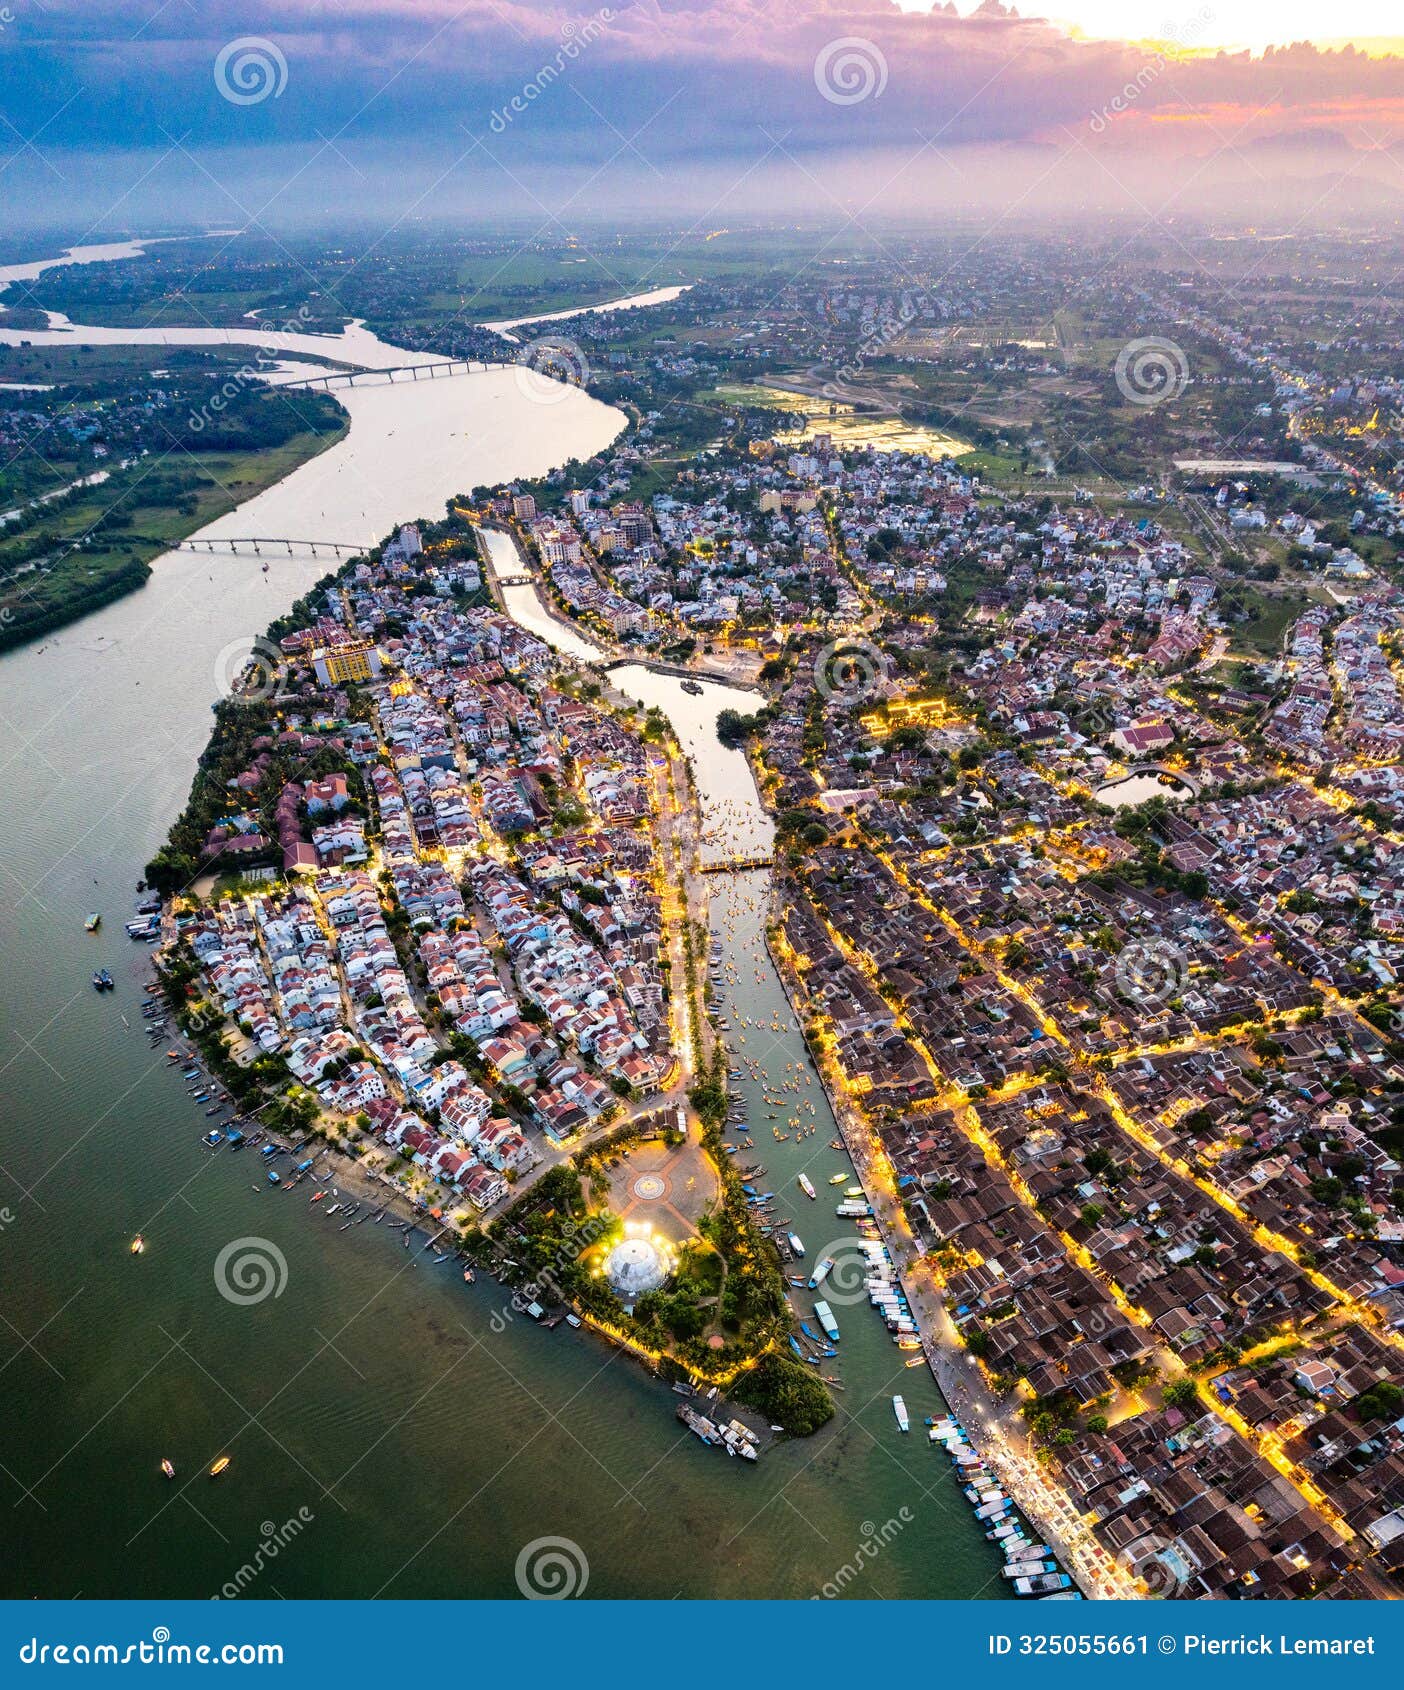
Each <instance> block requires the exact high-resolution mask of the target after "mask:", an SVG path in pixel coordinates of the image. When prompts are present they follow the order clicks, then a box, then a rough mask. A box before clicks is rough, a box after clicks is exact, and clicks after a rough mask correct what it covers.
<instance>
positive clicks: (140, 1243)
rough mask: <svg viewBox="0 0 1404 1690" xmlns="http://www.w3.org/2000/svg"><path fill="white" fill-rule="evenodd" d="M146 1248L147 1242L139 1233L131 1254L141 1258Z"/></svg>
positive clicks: (134, 1240) (132, 1245) (133, 1243)
mask: <svg viewBox="0 0 1404 1690" xmlns="http://www.w3.org/2000/svg"><path fill="white" fill-rule="evenodd" d="M145 1248H146V1240H145V1239H144V1238H143V1237H142V1236H141V1234H140V1233H138V1234H137V1235H136V1237H135V1238H134V1239H133V1240H132V1242H131V1247H130V1251H129V1253H130V1254H131V1255H133V1256H139V1255H140V1254H141V1253H142V1251H143V1250H144V1249H145Z"/></svg>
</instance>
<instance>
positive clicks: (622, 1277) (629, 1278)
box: [605, 1236, 673, 1308]
mask: <svg viewBox="0 0 1404 1690" xmlns="http://www.w3.org/2000/svg"><path fill="white" fill-rule="evenodd" d="M672 1271H673V1270H672V1267H671V1265H670V1263H669V1261H668V1258H667V1256H666V1254H665V1253H664V1250H663V1249H662V1248H661V1247H660V1245H659V1243H658V1242H657V1241H655V1240H654V1239H653V1238H652V1237H638V1236H629V1237H626V1238H621V1239H620V1241H619V1243H617V1244H616V1245H615V1246H614V1248H613V1249H612V1250H611V1251H610V1253H609V1255H608V1256H607V1257H606V1258H605V1277H606V1278H607V1279H608V1280H609V1283H610V1285H611V1286H612V1287H613V1289H614V1294H615V1295H616V1296H617V1297H618V1298H619V1300H620V1302H622V1303H624V1304H625V1305H626V1306H627V1307H629V1308H632V1307H633V1305H634V1304H635V1303H636V1302H637V1301H638V1300H639V1298H640V1297H642V1296H644V1295H646V1294H647V1293H648V1292H649V1291H656V1290H657V1289H658V1288H659V1286H660V1285H662V1284H664V1283H665V1282H666V1280H667V1278H668V1275H669V1274H670V1273H671V1272H672Z"/></svg>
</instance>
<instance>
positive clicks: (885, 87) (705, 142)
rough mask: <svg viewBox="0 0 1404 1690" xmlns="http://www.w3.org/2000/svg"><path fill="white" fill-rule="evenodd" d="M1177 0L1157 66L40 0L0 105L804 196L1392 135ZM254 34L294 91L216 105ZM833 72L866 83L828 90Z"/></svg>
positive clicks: (408, 16)
mask: <svg viewBox="0 0 1404 1690" xmlns="http://www.w3.org/2000/svg"><path fill="white" fill-rule="evenodd" d="M1179 3H1180V4H1182V5H1183V6H1184V9H1185V15H1184V18H1183V19H1182V20H1181V22H1180V23H1179V24H1178V25H1176V24H1174V23H1173V21H1172V24H1171V26H1170V29H1171V32H1172V33H1173V34H1175V35H1177V36H1178V37H1179V45H1178V46H1175V45H1173V44H1172V45H1171V46H1170V47H1168V48H1167V49H1165V50H1159V49H1156V48H1154V47H1147V46H1145V45H1139V46H1131V45H1128V44H1126V43H1120V42H1108V41H1083V40H1073V39H1070V38H1069V37H1068V36H1067V35H1065V34H1064V33H1062V32H1061V31H1060V30H1059V29H1058V28H1056V27H1055V26H1054V25H1052V24H1050V23H1047V22H1045V21H1042V20H1040V19H1038V18H1025V17H1021V16H1019V14H1018V13H1017V12H1016V11H1014V10H1013V9H1012V8H1005V7H1003V6H1002V5H1000V4H999V0H985V4H983V5H982V6H981V7H980V9H979V11H978V12H977V13H975V14H974V15H972V16H969V17H960V16H959V15H957V14H956V12H955V10H954V8H953V7H950V6H946V7H942V6H937V7H936V8H935V9H933V10H932V11H931V12H930V13H915V12H903V11H901V10H900V9H899V8H898V7H897V5H896V4H895V3H894V0H633V3H629V0H612V3H611V4H609V5H605V6H601V7H599V8H597V9H594V10H589V9H584V8H583V7H582V8H577V7H566V6H561V5H555V4H527V3H523V0H468V3H467V4H466V5H465V4H462V3H461V0H375V3H372V0H351V3H350V4H331V3H329V0H279V3H278V4H277V5H276V6H274V5H260V4H258V3H256V0H255V3H252V4H245V3H242V0H241V3H238V4H235V3H228V0H202V4H201V5H200V6H199V7H198V8H192V7H186V6H181V5H172V6H168V7H166V8H164V9H163V10H160V11H158V12H157V13H156V14H155V16H154V17H153V16H152V13H151V7H150V4H149V0H140V3H139V4H137V3H134V0H92V3H90V4H84V3H80V0H47V3H46V5H45V7H44V8H43V9H42V11H40V10H38V9H35V10H32V11H29V12H22V13H21V14H20V15H19V16H18V18H17V22H16V24H15V25H13V26H11V27H10V28H9V29H7V30H6V31H5V32H4V33H3V35H0V111H3V112H4V114H5V116H6V118H7V119H8V121H9V122H10V123H11V124H13V126H14V131H17V132H18V135H20V136H23V137H26V138H29V137H35V141H36V145H37V146H38V147H39V148H40V149H41V150H46V151H47V150H53V151H54V153H55V154H56V155H57V154H58V153H62V154H63V155H64V156H66V157H67V156H72V155H77V156H80V157H81V156H82V155H84V154H95V153H102V152H104V151H106V152H109V153H110V152H111V151H112V150H113V149H123V150H124V151H125V150H130V151H132V152H133V153H136V154H140V153H141V152H142V151H143V150H146V151H150V150H164V149H169V148H170V147H171V146H173V145H177V144H178V145H179V147H180V148H181V149H182V150H183V151H184V152H188V153H191V154H193V155H196V156H199V157H207V156H214V155H217V154H218V153H220V152H221V151H224V152H226V153H230V152H232V150H234V149H237V150H238V152H239V154H240V156H241V157H244V156H247V155H248V154H249V153H250V152H253V153H257V152H258V151H259V150H260V149H263V150H265V151H266V152H267V153H268V154H269V156H271V155H272V152H273V151H274V150H275V149H289V148H294V149H295V148H297V147H299V146H314V147H322V148H325V147H326V146H327V145H329V144H330V145H332V146H334V147H335V149H336V151H337V154H338V156H340V155H345V156H346V157H348V158H355V159H357V160H361V159H371V160H374V159H376V158H382V159H383V158H384V157H386V156H387V152H386V149H392V153H391V156H393V149H402V150H403V151H405V152H406V153H414V154H425V155H426V156H427V155H429V154H432V155H434V156H435V157H438V158H440V159H442V160H445V161H448V162H449V163H450V164H451V165H454V164H456V163H459V162H461V161H463V160H464V159H465V158H472V159H474V161H475V162H476V163H479V164H482V163H484V162H486V163H489V164H490V165H491V166H492V167H493V168H494V169H496V170H499V171H503V172H508V173H514V172H517V171H522V172H529V171H533V170H541V169H543V168H549V167H551V166H552V165H555V166H557V167H559V168H562V169H565V168H569V169H571V170H576V169H579V168H582V167H585V168H594V169H601V168H605V169H608V170H609V171H611V172H612V173H613V174H615V175H618V174H619V172H620V166H621V165H627V166H628V167H629V170H630V171H631V172H632V174H633V175H634V176H635V177H637V178H639V179H641V180H648V179H650V177H652V178H657V179H668V178H676V177H677V175H678V173H679V172H680V171H683V170H686V171H688V172H689V173H693V172H698V171H705V170H708V169H710V168H712V167H717V168H720V169H723V171H724V170H725V169H727V168H729V169H731V170H732V172H733V173H734V174H739V173H740V172H742V171H744V170H746V169H748V168H752V167H754V166H755V165H756V164H757V162H758V161H761V160H765V161H769V162H771V163H773V162H774V161H775V160H777V159H783V160H787V161H790V162H791V163H792V164H793V165H794V166H795V168H796V169H797V170H798V171H799V174H800V178H801V179H802V177H803V175H804V173H805V171H809V170H813V169H816V168H819V167H820V165H821V163H822V161H823V160H824V159H826V158H829V157H833V158H840V157H841V158H843V159H845V160H852V159H854V158H860V157H862V156H863V155H864V154H870V155H872V156H874V157H876V156H879V155H881V156H883V157H889V156H896V157H898V158H901V157H903V156H905V157H906V158H908V159H909V160H911V161H913V162H914V163H919V165H920V168H921V169H922V170H925V169H927V168H929V167H930V165H931V163H932V161H933V160H934V159H936V158H939V157H941V156H944V155H948V154H952V153H957V154H958V153H960V152H962V151H963V150H964V149H972V148H973V149H980V148H989V147H1009V148H1013V147H1020V148H1027V147H1034V146H1045V145H1052V146H1054V147H1056V148H1059V149H1062V150H1065V151H1066V150H1069V149H1071V150H1072V151H1074V152H1081V151H1085V150H1090V151H1094V152H1096V153H1097V154H1098V155H1099V156H1100V157H1101V158H1102V160H1103V161H1104V162H1105V163H1106V164H1107V167H1108V168H1110V169H1113V170H1118V171H1119V170H1123V169H1126V168H1128V166H1127V165H1126V163H1125V158H1126V156H1127V155H1132V154H1134V155H1139V156H1141V157H1146V158H1149V157H1152V156H1156V155H1163V154H1165V153H1167V152H1169V153H1177V154H1189V155H1194V156H1199V155H1203V154H1204V153H1205V152H1208V151H1214V150H1216V149H1225V148H1229V149H1233V148H1238V147H1241V146H1242V145H1244V144H1246V143H1248V142H1250V141H1253V140H1255V139H1259V138H1261V137H1264V136H1274V137H1284V136H1285V137H1292V136H1295V135H1303V136H1311V135H1312V134H1314V133H1317V132H1319V131H1323V130H1326V129H1329V130H1330V131H1332V132H1334V133H1335V134H1337V135H1341V136H1344V137H1345V140H1346V144H1347V145H1348V146H1349V147H1350V148H1351V149H1355V150H1359V149H1361V148H1372V147H1380V146H1383V145H1384V144H1387V143H1389V142H1391V141H1395V140H1397V139H1398V138H1399V137H1400V136H1401V135H1404V60H1401V59H1399V58H1378V57H1377V58H1371V57H1368V56H1366V55H1365V54H1362V53H1359V52H1356V51H1355V50H1353V49H1349V48H1347V49H1344V50H1339V51H1332V52H1326V51H1320V50H1318V49H1316V48H1314V47H1311V46H1308V45H1306V44H1299V45H1296V46H1292V47H1289V48H1283V49H1278V50H1272V51H1269V52H1267V53H1265V54H1263V55H1261V56H1258V57H1254V56H1250V55H1249V54H1247V53H1210V52H1204V51H1195V50H1194V46H1195V42H1196V41H1197V40H1198V39H1199V38H1200V37H1201V36H1202V35H1203V34H1204V33H1205V30H1206V27H1207V24H1208V20H1207V18H1206V16H1205V9H1204V7H1203V6H1200V9H1199V10H1198V11H1196V10H1195V6H1196V4H1197V3H1198V0H1179ZM250 36H252V37H266V38H267V39H268V40H269V41H271V42H272V43H274V44H275V46H276V48H277V51H278V52H279V53H280V54H281V55H282V57H283V59H284V60H285V61H286V65H287V75H286V85H285V86H284V87H283V88H282V89H281V91H280V92H279V93H278V94H277V95H276V97H269V98H266V99H263V100H261V101H258V102H255V103H247V104H238V103H232V102H231V101H229V100H228V99H226V98H223V97H221V93H220V90H219V89H218V87H217V86H216V84H215V78H214V75H213V67H214V64H215V60H216V58H217V56H218V54H219V53H220V50H221V48H223V47H224V46H225V45H226V44H227V43H228V42H230V41H231V40H233V39H236V38H244V37H250ZM835 43H840V44H843V45H841V46H839V47H835V46H834V45H833V44H835ZM841 61H842V63H841ZM841 75H848V76H850V77H852V76H856V77H857V79H858V80H856V81H852V82H850V83H848V84H842V83H833V82H830V83H828V84H827V85H826V80H825V79H826V77H838V76H841ZM865 78H866V82H865V80H864V79H865ZM6 133H7V134H8V141H9V145H10V147H11V150H12V152H18V151H19V150H20V143H19V141H18V140H17V139H16V138H15V135H14V133H13V132H6ZM5 144H6V143H5V142H4V141H0V148H3V147H4V145H5ZM1324 145H1325V139H1324V137H1323V146H1324ZM1382 156H1385V157H1388V156H1389V155H1382ZM26 162H30V161H28V160H27V161H26ZM1395 168H1396V169H1397V166H1396V167H1395Z"/></svg>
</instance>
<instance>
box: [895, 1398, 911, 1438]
mask: <svg viewBox="0 0 1404 1690" xmlns="http://www.w3.org/2000/svg"><path fill="white" fill-rule="evenodd" d="M892 1412H893V1413H894V1414H895V1415H896V1416H897V1424H898V1426H899V1427H900V1428H901V1429H902V1431H904V1432H907V1431H910V1430H911V1421H910V1420H908V1418H907V1405H906V1403H904V1402H903V1401H902V1399H901V1397H893V1399H892Z"/></svg>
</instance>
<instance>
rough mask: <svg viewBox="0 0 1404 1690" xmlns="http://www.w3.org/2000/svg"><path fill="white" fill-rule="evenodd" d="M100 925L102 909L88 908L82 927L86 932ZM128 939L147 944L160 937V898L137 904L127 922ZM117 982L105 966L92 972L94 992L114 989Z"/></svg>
mask: <svg viewBox="0 0 1404 1690" xmlns="http://www.w3.org/2000/svg"><path fill="white" fill-rule="evenodd" d="M101 926H102V911H101V910H90V911H89V912H88V914H87V916H86V917H85V918H84V921H83V929H84V931H85V932H87V933H96V932H97V931H98V929H99V928H100V927H101ZM126 926H127V937H128V938H129V939H140V940H144V941H145V942H146V943H147V944H155V942H156V941H157V940H158V939H159V938H160V937H161V900H160V899H159V898H149V899H146V900H144V901H143V902H142V903H139V904H138V905H137V914H136V915H135V916H134V917H133V918H132V920H131V921H129V922H128V923H127V924H126ZM116 987H117V982H116V981H115V980H114V979H113V978H112V975H111V974H110V973H109V972H108V971H107V969H105V968H99V969H97V970H96V971H95V972H94V974H93V990H94V991H95V992H111V991H115V990H116Z"/></svg>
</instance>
